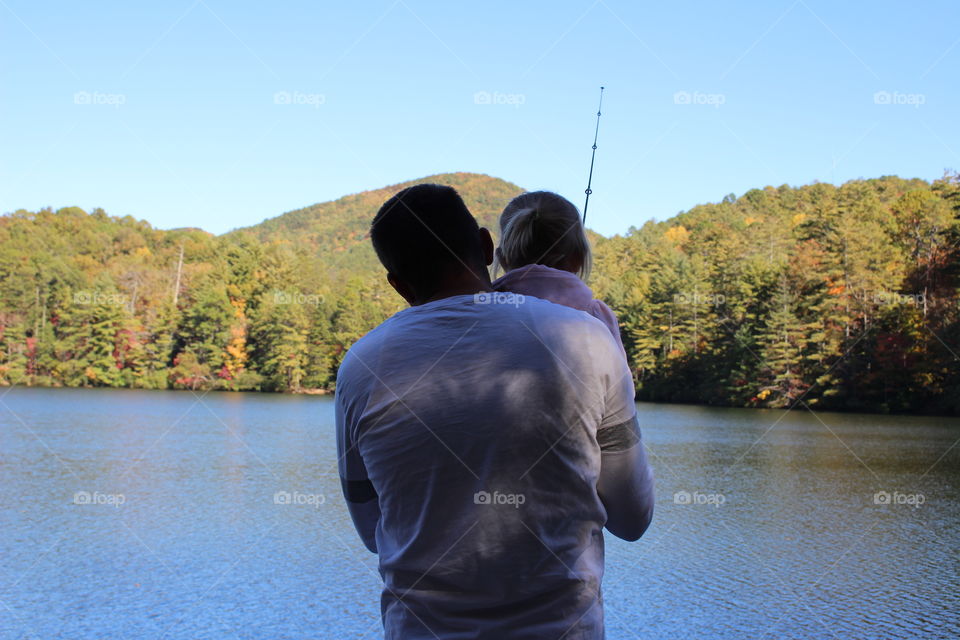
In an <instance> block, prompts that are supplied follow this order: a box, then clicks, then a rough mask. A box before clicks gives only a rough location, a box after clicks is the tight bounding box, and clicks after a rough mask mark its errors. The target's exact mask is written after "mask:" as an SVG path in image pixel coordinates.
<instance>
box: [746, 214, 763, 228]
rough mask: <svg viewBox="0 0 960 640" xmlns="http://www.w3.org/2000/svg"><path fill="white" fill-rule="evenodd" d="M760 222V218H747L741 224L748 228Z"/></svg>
mask: <svg viewBox="0 0 960 640" xmlns="http://www.w3.org/2000/svg"><path fill="white" fill-rule="evenodd" d="M760 220H761V218H754V217H753V216H747V217H746V218H744V219H743V224H745V225H747V226H748V227H749V226H750V225H752V224H755V223H757V222H760Z"/></svg>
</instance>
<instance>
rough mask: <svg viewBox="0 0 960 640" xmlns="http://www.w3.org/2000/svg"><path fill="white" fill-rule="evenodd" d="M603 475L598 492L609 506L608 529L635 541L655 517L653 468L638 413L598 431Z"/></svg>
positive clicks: (619, 536)
mask: <svg viewBox="0 0 960 640" xmlns="http://www.w3.org/2000/svg"><path fill="white" fill-rule="evenodd" d="M597 441H598V442H599V443H600V478H599V480H598V481H597V493H598V494H599V495H600V500H601V501H603V505H604V507H606V509H607V524H606V527H607V530H608V531H610V533H612V534H613V535H615V536H617V537H618V538H622V539H624V540H629V541H631V542H633V541H634V540H637V539H639V538H640V536H642V535H643V533H644V531H646V530H647V527H649V526H650V520H651V519H652V518H653V503H654V492H653V471H652V470H651V469H650V465H649V464H647V455H646V452H645V450H644V446H643V442H641V441H640V429H639V427H638V424H637V416H636V414H634V416H633V418H631V419H630V420H628V421H627V422H623V423H621V424H618V425H614V426H611V427H605V428H602V429H600V430H599V431H598V432H597Z"/></svg>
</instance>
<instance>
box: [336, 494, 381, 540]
mask: <svg viewBox="0 0 960 640" xmlns="http://www.w3.org/2000/svg"><path fill="white" fill-rule="evenodd" d="M340 485H341V487H342V488H343V497H344V498H345V499H346V501H347V509H348V510H349V511H350V517H351V518H352V519H353V526H354V527H355V528H356V530H357V533H359V534H360V539H361V540H363V545H364V546H365V547H366V548H367V549H369V550H370V551H372V552H373V553H376V552H377V536H376V533H377V523H378V522H380V502H379V501H378V500H377V492H376V491H375V490H374V488H373V485H372V484H371V483H370V481H369V480H344V479H343V478H341V479H340Z"/></svg>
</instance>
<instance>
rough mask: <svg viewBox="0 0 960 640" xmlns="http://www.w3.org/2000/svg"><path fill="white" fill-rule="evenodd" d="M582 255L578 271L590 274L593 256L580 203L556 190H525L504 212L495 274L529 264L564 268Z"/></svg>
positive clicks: (583, 277)
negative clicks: (578, 207) (572, 200)
mask: <svg viewBox="0 0 960 640" xmlns="http://www.w3.org/2000/svg"><path fill="white" fill-rule="evenodd" d="M571 258H573V259H577V258H579V259H580V268H579V269H578V270H577V275H578V276H580V278H581V279H582V280H586V279H587V278H589V277H590V267H591V265H592V263H593V256H592V254H591V252H590V243H589V242H588V241H587V234H586V232H585V231H584V229H583V223H582V222H581V220H580V211H579V210H578V209H577V207H576V206H575V205H574V204H573V203H572V202H570V201H569V200H567V199H566V198H564V197H563V196H560V195H557V194H556V193H553V192H552V191H531V192H528V193H522V194H520V195H519V196H517V197H516V198H514V199H513V200H511V201H510V203H509V204H507V206H506V208H504V210H503V213H501V214H500V247H499V250H498V251H497V256H496V261H495V262H494V266H493V269H494V274H496V273H497V272H498V271H499V270H500V269H503V270H504V271H510V270H511V269H516V268H518V267H523V266H526V265H528V264H542V265H544V266H547V267H553V268H554V269H562V268H563V266H562V265H563V263H564V262H565V261H567V260H569V259H571Z"/></svg>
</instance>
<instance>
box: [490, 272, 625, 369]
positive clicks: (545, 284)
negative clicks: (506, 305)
mask: <svg viewBox="0 0 960 640" xmlns="http://www.w3.org/2000/svg"><path fill="white" fill-rule="evenodd" d="M493 288H494V289H495V290H497V291H511V292H513V293H521V294H523V295H525V296H533V297H535V298H541V299H543V300H547V301H549V302H553V303H555V304H562V305H564V306H567V307H571V308H573V309H578V310H580V311H586V312H587V313H589V314H590V315H592V316H593V317H594V318H596V319H598V320H600V321H601V322H602V323H603V324H605V325H607V329H609V330H610V333H611V334H613V337H614V339H615V340H616V341H617V345H618V346H619V347H620V351H621V352H622V353H623V356H624V358H626V356H627V353H626V351H625V350H624V348H623V342H622V341H621V340H620V325H619V324H618V323H617V316H616V315H614V313H613V310H612V309H610V307H608V306H607V305H606V304H605V303H604V302H603V301H601V300H597V299H595V298H594V297H593V291H591V290H590V287H588V286H587V285H586V284H585V283H584V282H583V280H581V279H580V278H579V277H577V275H576V274H574V273H570V272H569V271H561V270H560V269H554V268H552V267H546V266H544V265H542V264H528V265H527V266H525V267H520V268H518V269H513V270H512V271H509V272H507V273H506V275H504V276H503V277H502V278H498V279H497V280H495V281H494V283H493Z"/></svg>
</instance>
